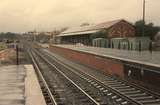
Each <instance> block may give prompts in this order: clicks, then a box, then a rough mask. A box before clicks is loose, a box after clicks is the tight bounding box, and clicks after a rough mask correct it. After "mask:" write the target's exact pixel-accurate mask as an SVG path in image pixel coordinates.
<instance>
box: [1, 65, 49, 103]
mask: <svg viewBox="0 0 160 105" xmlns="http://www.w3.org/2000/svg"><path fill="white" fill-rule="evenodd" d="M0 105H46V103H45V100H44V98H43V95H42V92H41V89H40V85H39V83H38V79H37V77H36V74H35V71H34V68H33V66H32V65H18V66H17V65H9V66H1V67H0Z"/></svg>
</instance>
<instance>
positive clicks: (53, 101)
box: [28, 51, 58, 105]
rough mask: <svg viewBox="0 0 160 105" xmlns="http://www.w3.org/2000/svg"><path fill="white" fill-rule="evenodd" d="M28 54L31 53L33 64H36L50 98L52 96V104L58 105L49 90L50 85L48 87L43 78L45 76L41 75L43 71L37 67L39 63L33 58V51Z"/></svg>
mask: <svg viewBox="0 0 160 105" xmlns="http://www.w3.org/2000/svg"><path fill="white" fill-rule="evenodd" d="M28 53H29V55H30V57H31V59H32V62H33V64H34V66H35V68H36V70H37V71H38V74H39V76H40V77H41V79H42V81H43V82H44V85H45V87H46V89H47V91H48V94H49V96H50V98H51V101H52V103H53V104H54V105H58V104H57V102H56V100H55V98H54V96H53V95H52V92H51V91H50V89H49V87H48V85H47V82H46V81H45V79H44V77H43V75H42V73H41V71H40V68H39V66H38V65H37V63H36V61H35V59H34V57H33V54H31V53H32V51H31V52H28Z"/></svg>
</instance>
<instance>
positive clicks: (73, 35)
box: [58, 19, 135, 45]
mask: <svg viewBox="0 0 160 105" xmlns="http://www.w3.org/2000/svg"><path fill="white" fill-rule="evenodd" d="M102 30H106V31H107V35H106V36H107V38H108V39H111V38H117V37H119V38H125V37H134V36H135V28H134V26H132V25H131V24H130V23H129V22H127V21H125V20H123V19H121V20H114V21H109V22H104V23H99V24H96V25H89V26H81V27H74V28H69V29H67V30H66V31H64V32H62V33H61V34H59V35H58V37H59V39H60V40H61V43H69V44H75V43H82V44H85V45H90V44H91V43H92V40H91V39H90V36H91V35H92V34H94V33H97V32H99V31H102Z"/></svg>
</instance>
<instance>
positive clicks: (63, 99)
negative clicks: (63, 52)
mask: <svg viewBox="0 0 160 105" xmlns="http://www.w3.org/2000/svg"><path fill="white" fill-rule="evenodd" d="M31 52H32V51H31ZM31 56H32V59H34V62H35V63H36V65H37V66H38V67H39V69H41V70H40V72H41V74H42V76H43V78H45V79H44V80H45V83H46V84H47V85H48V90H49V91H50V93H51V95H49V97H53V99H52V100H54V101H52V103H51V101H47V102H49V103H47V104H48V105H100V104H99V102H97V101H96V100H94V99H93V98H92V97H91V96H90V95H89V94H87V93H86V92H85V91H83V89H81V87H79V86H78V85H77V84H75V83H74V82H73V81H72V80H71V79H70V78H68V77H67V76H66V75H65V74H64V73H63V72H61V71H60V70H59V69H58V68H56V67H54V65H50V64H49V63H46V61H45V62H44V60H42V59H41V58H40V57H38V56H36V54H35V53H32V55H31ZM44 65H45V67H44ZM42 69H43V71H42ZM47 97H48V96H47ZM47 100H48V99H47Z"/></svg>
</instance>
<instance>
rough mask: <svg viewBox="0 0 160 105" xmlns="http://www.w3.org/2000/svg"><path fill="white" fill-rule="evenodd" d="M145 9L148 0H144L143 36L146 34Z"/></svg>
mask: <svg viewBox="0 0 160 105" xmlns="http://www.w3.org/2000/svg"><path fill="white" fill-rule="evenodd" d="M145 9H146V0H143V27H142V36H144V34H145V12H146V11H145Z"/></svg>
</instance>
